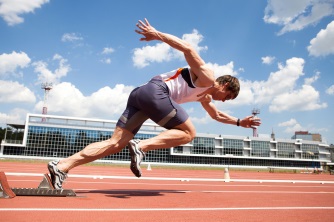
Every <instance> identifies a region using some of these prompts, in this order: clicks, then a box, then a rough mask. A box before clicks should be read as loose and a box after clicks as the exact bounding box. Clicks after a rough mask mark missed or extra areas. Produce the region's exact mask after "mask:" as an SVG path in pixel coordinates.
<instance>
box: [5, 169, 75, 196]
mask: <svg viewBox="0 0 334 222" xmlns="http://www.w3.org/2000/svg"><path fill="white" fill-rule="evenodd" d="M16 196H48V197H75V196H77V195H76V193H75V192H74V191H73V190H69V189H61V190H57V189H54V188H53V185H52V183H51V179H50V177H49V175H48V174H44V175H43V180H42V181H41V183H40V184H39V186H38V188H10V187H9V184H8V181H7V177H6V174H5V173H4V172H0V198H14V197H16Z"/></svg>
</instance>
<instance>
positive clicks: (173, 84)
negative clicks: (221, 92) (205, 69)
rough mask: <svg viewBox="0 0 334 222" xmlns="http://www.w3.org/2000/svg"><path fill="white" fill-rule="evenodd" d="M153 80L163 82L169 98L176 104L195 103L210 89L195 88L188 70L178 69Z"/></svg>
mask: <svg viewBox="0 0 334 222" xmlns="http://www.w3.org/2000/svg"><path fill="white" fill-rule="evenodd" d="M153 79H161V80H163V81H164V82H165V83H166V85H167V86H168V89H169V95H170V97H171V98H172V99H173V100H174V101H175V102H177V103H178V104H181V103H187V102H195V101H198V100H199V99H200V98H201V97H203V96H204V95H203V96H201V97H198V96H197V95H199V94H201V93H202V92H204V91H205V90H207V89H208V88H210V87H196V85H195V84H194V82H193V80H192V79H191V75H190V69H189V68H179V69H178V70H174V71H171V72H167V73H163V74H160V75H157V76H155V77H153Z"/></svg>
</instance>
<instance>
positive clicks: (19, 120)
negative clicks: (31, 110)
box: [0, 108, 28, 127]
mask: <svg viewBox="0 0 334 222" xmlns="http://www.w3.org/2000/svg"><path fill="white" fill-rule="evenodd" d="M27 113H28V111H27V110H24V109H19V108H15V109H13V110H11V111H10V112H9V114H6V113H0V126H1V125H3V126H4V127H6V126H5V124H8V123H12V124H24V122H25V118H26V115H27Z"/></svg>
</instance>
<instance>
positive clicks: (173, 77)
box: [165, 68, 183, 82]
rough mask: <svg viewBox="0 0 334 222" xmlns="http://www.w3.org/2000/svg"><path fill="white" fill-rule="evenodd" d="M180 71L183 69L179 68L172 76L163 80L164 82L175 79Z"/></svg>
mask: <svg viewBox="0 0 334 222" xmlns="http://www.w3.org/2000/svg"><path fill="white" fill-rule="evenodd" d="M182 70H183V68H179V69H178V70H177V71H176V73H175V74H174V75H173V76H171V77H169V78H168V79H165V82H167V81H169V80H173V79H176V78H177V77H178V76H179V75H180V74H181V71H182Z"/></svg>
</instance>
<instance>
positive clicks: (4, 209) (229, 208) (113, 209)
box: [0, 207, 334, 212]
mask: <svg viewBox="0 0 334 222" xmlns="http://www.w3.org/2000/svg"><path fill="white" fill-rule="evenodd" d="M239 210H334V207H215V208H207V207H204V208H0V212H1V211H48V212H50V211H62V212H64V211H85V212H88V211H90V212H92V211H95V212H106V211H107V212H112V211H114V212H117V211H119V212H120V211H239Z"/></svg>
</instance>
